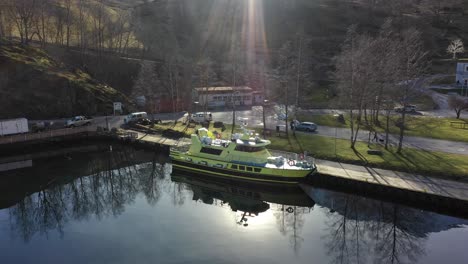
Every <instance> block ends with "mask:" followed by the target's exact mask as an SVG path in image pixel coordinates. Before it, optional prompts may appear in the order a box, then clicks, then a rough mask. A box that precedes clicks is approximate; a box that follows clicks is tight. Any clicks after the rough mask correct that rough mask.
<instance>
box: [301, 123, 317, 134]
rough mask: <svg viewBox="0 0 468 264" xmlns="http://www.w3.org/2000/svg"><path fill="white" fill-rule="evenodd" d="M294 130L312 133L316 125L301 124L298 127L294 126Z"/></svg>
mask: <svg viewBox="0 0 468 264" xmlns="http://www.w3.org/2000/svg"><path fill="white" fill-rule="evenodd" d="M296 130H297V131H307V132H314V131H315V130H317V125H316V124H314V123H312V122H302V123H300V124H299V125H296Z"/></svg>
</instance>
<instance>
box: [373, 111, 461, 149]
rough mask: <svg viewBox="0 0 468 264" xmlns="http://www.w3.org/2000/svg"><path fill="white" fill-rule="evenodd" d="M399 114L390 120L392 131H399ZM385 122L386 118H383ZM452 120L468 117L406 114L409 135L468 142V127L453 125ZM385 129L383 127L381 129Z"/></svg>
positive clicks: (457, 120)
mask: <svg viewBox="0 0 468 264" xmlns="http://www.w3.org/2000/svg"><path fill="white" fill-rule="evenodd" d="M398 118H399V116H392V117H391V121H390V133H392V134H397V133H399V131H400V130H399V128H398V127H396V126H395V123H396V120H397V119H398ZM381 121H382V122H384V119H383V118H382V119H381ZM450 122H468V119H456V118H436V117H423V116H411V115H408V116H406V130H405V134H406V135H407V136H415V137H426V138H434V139H444V140H451V141H462V142H468V129H461V128H456V127H453V126H451V123H450ZM379 130H381V131H383V128H381V129H379Z"/></svg>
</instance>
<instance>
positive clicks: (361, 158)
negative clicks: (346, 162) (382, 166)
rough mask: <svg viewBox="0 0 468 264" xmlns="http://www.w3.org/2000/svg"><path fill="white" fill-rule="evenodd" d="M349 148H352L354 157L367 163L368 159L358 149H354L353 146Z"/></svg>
mask: <svg viewBox="0 0 468 264" xmlns="http://www.w3.org/2000/svg"><path fill="white" fill-rule="evenodd" d="M351 149H352V150H353V152H354V154H355V155H356V157H358V158H359V159H360V160H361V161H363V162H364V164H366V165H367V164H368V163H369V160H368V159H367V158H366V157H365V156H364V155H362V154H361V152H359V151H358V150H357V149H355V148H351Z"/></svg>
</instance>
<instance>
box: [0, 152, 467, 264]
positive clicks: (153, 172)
mask: <svg viewBox="0 0 468 264" xmlns="http://www.w3.org/2000/svg"><path fill="white" fill-rule="evenodd" d="M72 158H73V162H72V163H66V162H64V161H62V160H58V161H57V164H55V165H54V164H53V163H51V162H50V161H47V162H44V164H41V163H38V165H37V166H36V167H34V168H30V169H26V170H23V174H24V175H20V176H24V177H26V176H27V175H28V174H31V175H32V176H31V177H35V178H39V179H41V180H40V181H37V182H35V185H34V186H22V185H21V186H15V187H14V188H13V187H12V189H13V192H15V191H16V192H17V193H19V194H23V195H22V196H20V197H21V198H20V199H16V200H15V201H11V202H8V203H3V204H14V205H13V206H11V207H9V209H8V210H9V214H10V218H9V219H10V220H9V221H10V227H11V230H12V232H13V234H15V236H17V237H20V238H22V239H23V240H24V241H26V242H27V241H29V240H31V238H32V237H33V236H34V235H35V234H39V235H41V236H48V235H49V232H50V231H52V230H55V231H57V232H58V233H59V234H60V235H61V236H63V235H64V226H65V225H66V224H67V223H68V222H71V221H88V220H90V219H91V218H96V219H98V220H100V219H103V218H106V217H108V216H114V217H115V216H119V215H121V214H122V213H123V212H124V210H125V207H126V206H128V205H130V204H133V203H135V200H136V199H137V196H139V195H142V196H143V197H144V198H145V199H146V201H147V202H148V204H150V205H152V206H155V205H156V204H157V203H158V202H159V201H160V199H161V198H162V197H163V196H165V197H167V198H169V200H170V202H171V203H172V205H174V206H181V205H183V204H184V203H185V202H186V201H187V199H191V200H193V201H199V202H200V201H201V202H203V203H205V204H209V205H213V206H219V207H224V208H229V209H230V210H231V211H233V212H236V215H235V219H234V221H235V223H237V224H239V225H240V226H242V227H246V228H249V226H250V225H249V223H250V222H251V221H252V220H253V218H254V217H257V216H258V215H260V214H264V212H266V211H271V214H272V215H273V217H274V223H275V225H276V228H277V229H278V231H279V232H280V234H281V235H282V236H284V237H287V238H288V240H289V244H290V247H291V250H292V251H293V252H294V253H295V254H299V253H300V252H304V250H303V248H304V244H306V245H308V243H307V241H308V240H312V239H309V238H308V237H307V236H304V230H310V229H312V228H314V227H315V226H314V225H316V224H322V223H314V222H312V221H311V222H309V223H308V225H306V222H307V220H308V219H311V218H310V217H309V216H310V215H311V214H312V212H313V213H314V214H316V215H319V214H320V215H321V216H323V217H322V218H318V219H323V221H324V225H325V229H323V231H324V232H325V234H324V235H323V236H322V237H321V238H322V240H323V241H324V242H323V244H324V246H325V248H326V251H327V255H328V256H329V258H330V262H331V263H369V262H373V263H412V262H416V261H417V260H418V259H419V258H420V257H421V256H423V255H424V254H425V250H424V249H425V246H426V241H427V237H428V234H429V233H431V232H438V231H441V230H447V229H450V228H454V227H455V228H456V227H458V226H460V225H463V224H465V225H466V224H467V223H468V222H467V221H465V220H462V219H458V218H452V217H448V216H443V215H439V214H435V213H430V212H424V211H421V210H417V209H412V208H408V207H405V206H401V205H398V204H392V203H387V202H382V201H378V200H373V199H368V198H365V197H361V196H356V195H350V194H345V193H340V192H334V191H328V190H323V189H314V188H313V187H311V188H312V191H308V194H309V195H310V196H311V198H312V199H313V200H312V199H310V198H309V196H307V195H306V194H305V193H304V192H303V191H302V190H301V189H299V188H298V187H297V188H296V189H294V188H293V189H289V190H285V189H280V190H276V189H262V188H258V187H254V186H253V185H250V184H248V185H235V184H234V183H233V182H228V183H221V182H219V181H212V180H206V179H205V180H203V179H200V178H198V177H192V175H188V176H184V175H177V174H175V173H173V174H172V177H171V178H169V177H168V176H169V173H170V172H171V171H172V169H171V166H170V165H169V164H166V163H165V160H164V158H162V157H161V156H158V155H157V154H154V153H148V152H144V151H138V150H135V149H133V148H124V147H122V148H120V149H119V148H114V151H113V152H105V153H91V154H89V153H86V155H83V154H81V156H80V155H78V154H77V155H74V156H72ZM51 164H52V165H51ZM54 166H55V167H54ZM51 168H52V169H51ZM52 172H53V173H54V174H55V175H52V176H50V175H49V174H52ZM25 175H26V176H25ZM44 175H45V176H44ZM10 176H11V177H18V175H16V174H12V175H7V176H6V177H10ZM4 179H5V177H4ZM6 179H7V180H6V181H5V182H8V178H6ZM171 180H172V181H171ZM2 184H3V182H2ZM30 193H33V194H32V195H29V194H30ZM0 195H3V194H1V193H0ZM8 197H19V196H18V195H13V196H8ZM1 198H2V199H3V197H1ZM314 201H315V202H314ZM315 203H317V204H316V205H315V206H314V204H315ZM317 205H318V206H319V207H321V209H320V210H316V209H315V210H313V208H314V207H317ZM314 219H317V218H314ZM313 246H314V245H313Z"/></svg>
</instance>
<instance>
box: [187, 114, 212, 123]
mask: <svg viewBox="0 0 468 264" xmlns="http://www.w3.org/2000/svg"><path fill="white" fill-rule="evenodd" d="M190 121H191V122H195V123H203V122H207V121H208V122H210V121H213V116H212V115H211V112H206V115H205V113H204V112H198V113H193V114H192V115H191V116H190Z"/></svg>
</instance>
